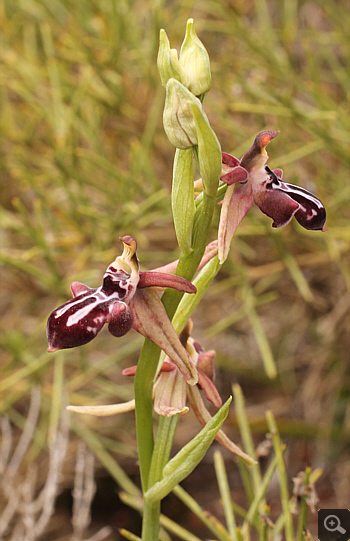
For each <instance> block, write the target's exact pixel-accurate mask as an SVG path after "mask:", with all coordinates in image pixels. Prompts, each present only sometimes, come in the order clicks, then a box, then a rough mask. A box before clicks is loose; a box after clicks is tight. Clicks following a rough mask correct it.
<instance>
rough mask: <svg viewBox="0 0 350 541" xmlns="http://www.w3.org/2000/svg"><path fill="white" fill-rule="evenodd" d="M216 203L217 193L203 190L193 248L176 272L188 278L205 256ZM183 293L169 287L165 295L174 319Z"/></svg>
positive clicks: (180, 262)
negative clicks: (213, 193)
mask: <svg viewBox="0 0 350 541" xmlns="http://www.w3.org/2000/svg"><path fill="white" fill-rule="evenodd" d="M215 204H216V195H214V196H212V195H208V194H207V193H205V192H203V205H202V212H201V215H200V218H199V220H198V226H197V228H196V231H195V234H194V238H193V242H192V245H193V250H192V252H191V253H190V254H185V255H181V256H180V259H179V263H178V265H177V268H176V271H175V274H176V275H177V276H182V277H183V278H186V280H189V281H191V280H192V278H193V276H194V274H195V272H196V270H197V268H198V265H199V263H200V261H201V259H202V257H203V254H204V250H205V248H206V245H207V243H208V237H209V231H210V226H211V222H212V219H213V213H214V209H215ZM183 295H184V294H183V293H179V292H178V291H176V290H174V289H167V290H166V291H165V293H164V295H163V299H162V300H163V303H164V306H165V308H166V311H167V313H168V315H169V318H170V319H172V318H173V316H174V314H175V312H176V308H177V307H178V304H179V302H180V300H181V299H182V297H183Z"/></svg>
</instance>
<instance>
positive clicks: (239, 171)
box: [220, 165, 248, 186]
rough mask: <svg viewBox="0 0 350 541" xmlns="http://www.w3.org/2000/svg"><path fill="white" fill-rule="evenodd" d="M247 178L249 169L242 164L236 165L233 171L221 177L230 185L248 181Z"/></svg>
mask: <svg viewBox="0 0 350 541" xmlns="http://www.w3.org/2000/svg"><path fill="white" fill-rule="evenodd" d="M247 179H248V171H247V170H246V169H244V167H241V166H240V165H237V167H234V168H233V169H232V170H231V171H229V172H228V173H226V174H225V175H222V176H221V177H220V180H222V181H223V182H225V183H226V184H227V185H228V186H231V184H235V183H236V182H247Z"/></svg>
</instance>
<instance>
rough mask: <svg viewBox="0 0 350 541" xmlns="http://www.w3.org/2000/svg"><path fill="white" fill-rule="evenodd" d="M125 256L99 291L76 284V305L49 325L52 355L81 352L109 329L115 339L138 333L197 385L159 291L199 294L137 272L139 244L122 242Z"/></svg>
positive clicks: (177, 281) (178, 281) (62, 309)
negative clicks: (55, 352)
mask: <svg viewBox="0 0 350 541" xmlns="http://www.w3.org/2000/svg"><path fill="white" fill-rule="evenodd" d="M121 240H122V242H123V245H124V251H123V254H122V255H121V256H119V257H117V258H116V259H115V261H114V262H113V263H111V264H110V265H109V266H108V268H107V270H106V272H105V274H104V276H103V280H102V285H101V286H100V287H98V288H90V287H88V286H86V285H84V284H81V283H80V282H73V283H72V285H71V291H72V294H73V299H71V300H69V301H67V302H66V303H64V304H63V305H61V306H59V307H58V308H56V309H55V310H54V311H53V312H52V313H51V314H50V316H49V318H48V321H47V327H46V330H47V338H48V343H49V346H48V351H51V352H52V351H57V350H58V349H68V348H74V347H79V346H83V345H85V344H87V343H89V342H90V341H91V340H93V339H94V338H95V337H96V336H97V334H98V333H99V332H100V331H101V329H102V328H103V326H104V325H105V324H108V330H109V332H110V333H111V334H112V335H113V336H115V337H120V336H124V335H125V334H126V333H127V332H129V331H130V330H131V328H134V329H135V330H136V331H138V332H139V333H140V334H142V335H143V336H145V337H146V338H149V339H150V340H152V341H153V342H154V343H156V344H157V345H158V346H159V347H161V348H162V349H163V350H164V351H165V352H166V353H167V354H168V355H171V356H172V359H173V361H174V363H175V364H176V366H177V367H178V368H179V370H180V372H181V373H182V375H183V376H184V378H185V380H186V381H187V382H188V383H189V384H190V385H193V384H195V383H196V382H197V380H198V374H197V370H196V367H195V365H194V364H193V361H192V359H191V357H190V356H189V354H188V352H187V351H186V349H185V348H184V347H183V345H182V344H181V342H180V341H179V338H178V336H177V334H176V332H175V330H174V328H173V326H172V324H171V322H170V320H169V318H168V315H167V313H166V311H165V308H164V306H163V304H162V301H161V299H160V297H159V295H158V293H157V292H156V291H154V289H155V288H158V289H159V288H160V289H165V288H167V287H171V288H174V289H177V290H178V291H180V292H184V293H196V291H197V290H196V287H195V286H194V285H193V284H191V283H190V282H188V281H187V280H185V279H184V278H181V277H179V276H174V275H173V274H169V273H166V272H159V271H146V272H140V271H139V263H138V259H137V257H136V241H135V239H134V238H133V237H130V236H126V237H123V238H122V239H121Z"/></svg>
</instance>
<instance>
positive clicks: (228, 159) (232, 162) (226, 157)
mask: <svg viewBox="0 0 350 541" xmlns="http://www.w3.org/2000/svg"><path fill="white" fill-rule="evenodd" d="M221 155H222V163H223V164H224V165H228V166H229V167H237V165H239V163H240V162H239V160H238V159H237V158H235V157H234V156H231V154H227V153H226V152H222V153H221Z"/></svg>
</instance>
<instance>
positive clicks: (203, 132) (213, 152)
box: [191, 103, 222, 195]
mask: <svg viewBox="0 0 350 541" xmlns="http://www.w3.org/2000/svg"><path fill="white" fill-rule="evenodd" d="M191 107H192V113H193V117H194V121H195V124H196V128H197V140H198V143H197V144H198V156H197V159H198V168H199V172H200V175H201V177H202V180H203V188H204V191H205V192H207V194H209V195H216V191H217V189H218V186H219V180H220V176H221V169H222V157H221V146H220V143H219V140H218V138H217V137H216V135H215V133H214V131H213V130H212V129H211V127H210V125H209V122H208V119H207V118H206V116H205V115H204V114H203V112H202V111H201V110H200V109H199V107H197V104H194V103H193V104H191Z"/></svg>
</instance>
